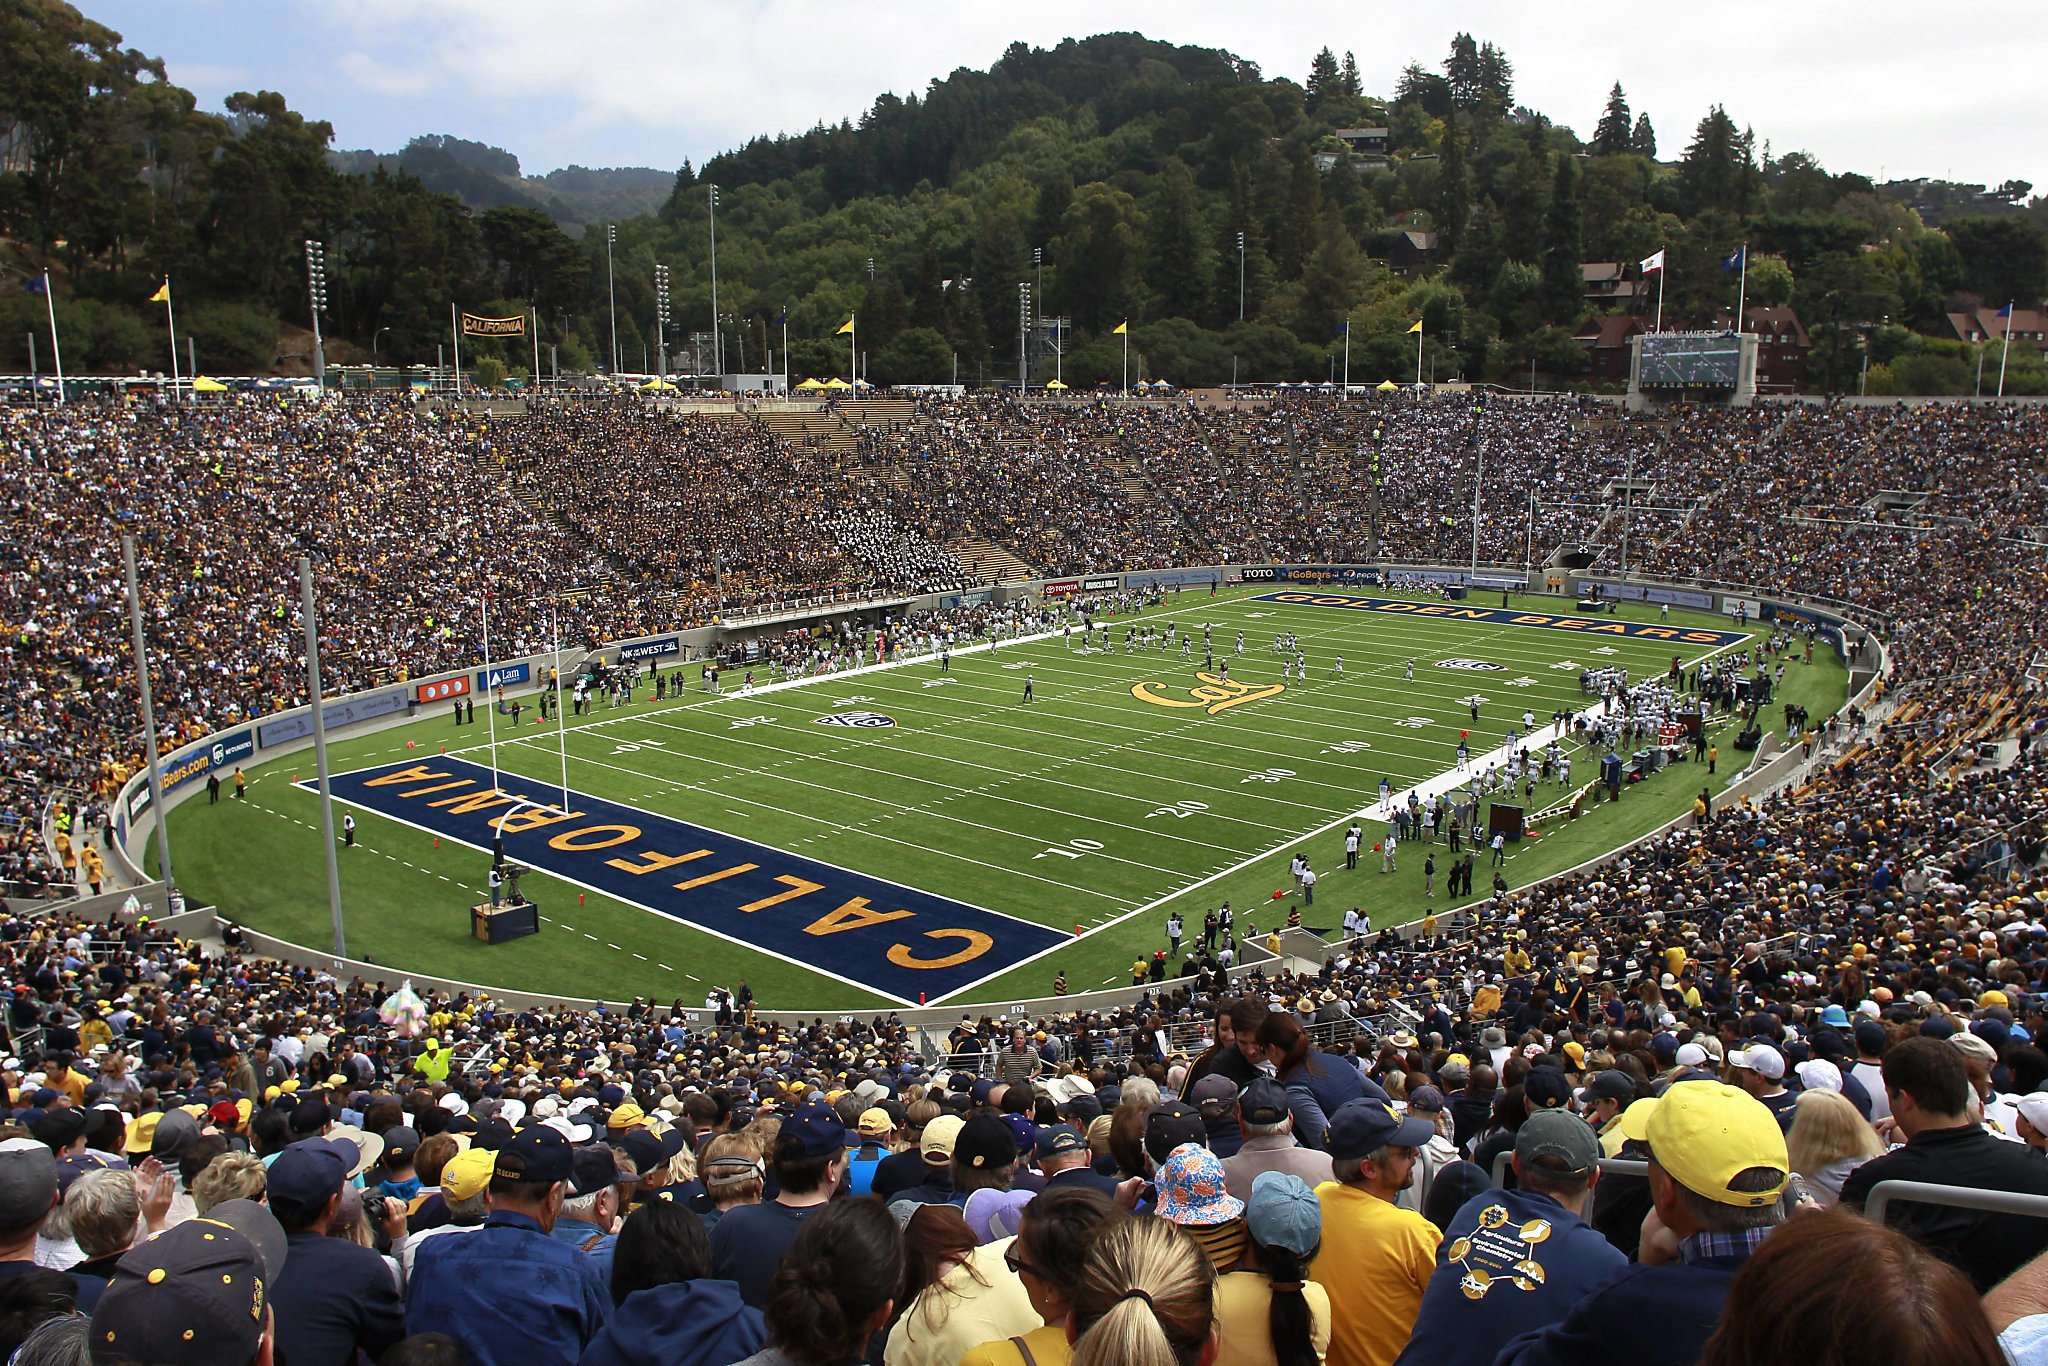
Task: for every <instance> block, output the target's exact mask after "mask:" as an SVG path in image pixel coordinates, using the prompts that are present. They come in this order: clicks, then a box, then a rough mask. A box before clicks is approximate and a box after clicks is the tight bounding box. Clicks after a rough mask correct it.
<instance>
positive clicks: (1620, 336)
mask: <svg viewBox="0 0 2048 1366" xmlns="http://www.w3.org/2000/svg"><path fill="white" fill-rule="evenodd" d="M1649 330H1650V324H1649V322H1648V321H1647V320H1645V319H1643V318H1635V317H1627V316H1623V315H1620V314H1616V315H1612V316H1609V317H1602V318H1593V319H1590V320H1588V322H1587V323H1586V325H1585V326H1584V327H1582V328H1580V329H1579V331H1578V336H1577V340H1578V343H1579V345H1581V346H1583V347H1585V348H1586V362H1587V366H1588V372H1587V378H1588V379H1590V380H1592V381H1593V382H1594V383H1595V384H1627V383H1628V371H1629V346H1628V339H1629V338H1630V337H1633V336H1635V335H1636V334H1638V333H1641V332H1648V331H1649Z"/></svg>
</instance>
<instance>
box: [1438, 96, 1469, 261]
mask: <svg viewBox="0 0 2048 1366" xmlns="http://www.w3.org/2000/svg"><path fill="white" fill-rule="evenodd" d="M1471 209H1472V181H1471V178H1470V176H1469V175H1467V173H1466V170H1465V139H1464V135H1463V132H1462V130H1461V128H1460V126H1459V120H1458V116H1457V115H1456V114H1447V115H1445V116H1444V149H1443V155H1442V158H1441V159H1440V160H1439V161H1438V163H1437V192H1436V208H1435V220H1436V231H1437V246H1438V248H1439V250H1440V252H1441V253H1442V256H1443V257H1444V258H1445V259H1450V258H1452V257H1455V256H1456V255H1457V254H1458V244H1459V242H1460V241H1461V240H1462V239H1463V237H1464V233H1465V218H1466V215H1467V214H1469V213H1470V212H1471Z"/></svg>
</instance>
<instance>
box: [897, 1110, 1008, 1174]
mask: <svg viewBox="0 0 2048 1366" xmlns="http://www.w3.org/2000/svg"><path fill="white" fill-rule="evenodd" d="M966 1124H967V1121H966V1120H964V1119H962V1118H960V1116H958V1115H940V1116H939V1117H938V1118H936V1119H934V1120H932V1121H931V1122H930V1123H929V1124H927V1125H925V1126H924V1137H923V1139H922V1140H921V1141H920V1143H919V1145H918V1151H919V1152H920V1153H921V1154H922V1155H923V1157H924V1160H925V1161H927V1162H929V1163H931V1164H932V1165H934V1166H943V1165H944V1164H946V1163H948V1162H951V1161H952V1160H953V1145H954V1143H956V1142H957V1141H958V1140H959V1138H960V1130H961V1129H963V1128H965V1127H966ZM1005 1132H1007V1130H1006V1131H1005Z"/></svg>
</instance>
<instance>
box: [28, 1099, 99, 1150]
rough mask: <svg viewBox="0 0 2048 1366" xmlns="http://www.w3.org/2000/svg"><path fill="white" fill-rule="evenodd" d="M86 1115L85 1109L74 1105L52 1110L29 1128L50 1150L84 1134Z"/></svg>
mask: <svg viewBox="0 0 2048 1366" xmlns="http://www.w3.org/2000/svg"><path fill="white" fill-rule="evenodd" d="M87 1123H88V1117H87V1115H86V1113H85V1111H83V1110H81V1109H79V1108H78V1107H76V1106H74V1105H67V1106H65V1107H64V1108H62V1109H61V1110H52V1111H50V1112H49V1113H48V1114H46V1115H44V1116H43V1117H42V1118H41V1119H39V1120H37V1121H36V1122H35V1126H34V1127H33V1128H32V1129H31V1130H30V1132H31V1133H33V1134H34V1135H35V1136H36V1141H37V1142H39V1143H47V1144H48V1145H49V1146H50V1148H51V1150H52V1151H55V1150H56V1149H58V1148H61V1147H63V1146H65V1145H66V1144H68V1143H72V1142H75V1141H76V1140H78V1139H79V1138H81V1137H83V1136H84V1134H85V1126H86V1124H87Z"/></svg>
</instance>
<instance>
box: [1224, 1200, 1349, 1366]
mask: <svg viewBox="0 0 2048 1366" xmlns="http://www.w3.org/2000/svg"><path fill="white" fill-rule="evenodd" d="M1244 1221H1245V1228H1246V1231H1247V1232H1248V1233H1249V1235H1250V1240H1251V1246H1250V1249H1249V1251H1248V1252H1247V1253H1246V1255H1245V1257H1244V1260H1243V1261H1241V1262H1240V1263H1239V1264H1238V1267H1237V1269H1236V1270H1235V1271H1232V1272H1230V1273H1228V1274H1227V1275H1223V1276H1218V1277H1217V1278H1216V1360H1215V1361H1214V1363H1212V1366H1278V1363H1279V1361H1280V1359H1281V1355H1282V1349H1283V1348H1284V1349H1285V1355H1286V1359H1287V1360H1289V1361H1306V1360H1308V1358H1309V1356H1311V1355H1313V1356H1314V1358H1315V1359H1316V1360H1317V1361H1324V1360H1326V1359H1327V1358H1328V1355H1329V1351H1330V1297H1329V1295H1328V1294H1327V1293H1326V1292H1325V1291H1324V1290H1323V1287H1322V1286H1321V1285H1319V1284H1317V1283H1316V1282H1314V1281H1312V1280H1308V1279H1306V1276H1305V1273H1306V1272H1307V1270H1308V1265H1309V1263H1310V1262H1312V1261H1313V1260H1315V1255H1316V1249H1317V1248H1319V1247H1321V1246H1322V1241H1323V1211H1322V1206H1321V1205H1320V1204H1318V1203H1317V1201H1316V1193H1315V1192H1314V1191H1312V1190H1310V1189H1309V1187H1308V1183H1307V1182H1305V1181H1303V1180H1302V1179H1301V1178H1300V1177H1298V1176H1295V1175H1294V1174H1293V1173H1291V1172H1280V1171H1267V1172H1260V1173H1259V1174H1258V1176H1257V1177H1255V1178H1253V1180H1252V1189H1251V1198H1250V1199H1248V1200H1246V1201H1245V1211H1244ZM1276 1296H1279V1297H1288V1296H1292V1297H1296V1298H1298V1299H1299V1300H1300V1302H1301V1307H1300V1310H1299V1311H1298V1312H1296V1313H1291V1314H1285V1315H1283V1316H1282V1323H1283V1325H1284V1329H1283V1331H1284V1332H1285V1333H1287V1334H1288V1335H1290V1336H1292V1338H1293V1340H1292V1341H1289V1342H1285V1343H1283V1342H1281V1341H1280V1340H1279V1338H1280V1334H1279V1333H1276V1331H1275V1329H1274V1326H1273V1302H1274V1299H1275V1297H1276Z"/></svg>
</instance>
